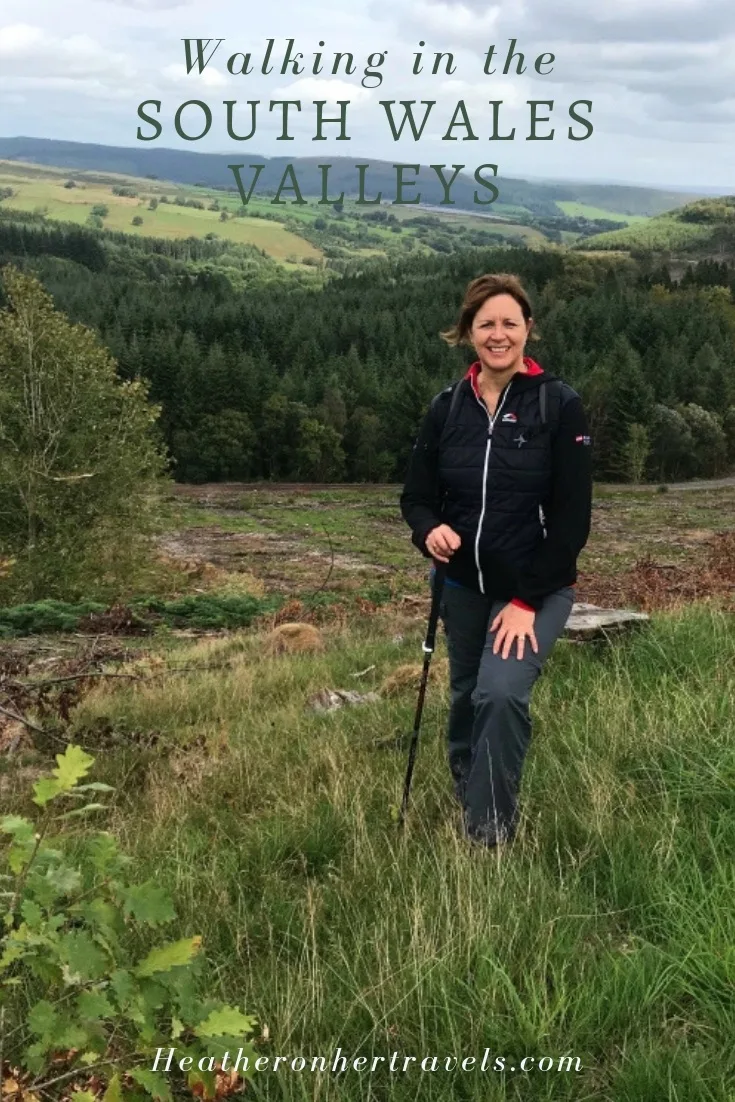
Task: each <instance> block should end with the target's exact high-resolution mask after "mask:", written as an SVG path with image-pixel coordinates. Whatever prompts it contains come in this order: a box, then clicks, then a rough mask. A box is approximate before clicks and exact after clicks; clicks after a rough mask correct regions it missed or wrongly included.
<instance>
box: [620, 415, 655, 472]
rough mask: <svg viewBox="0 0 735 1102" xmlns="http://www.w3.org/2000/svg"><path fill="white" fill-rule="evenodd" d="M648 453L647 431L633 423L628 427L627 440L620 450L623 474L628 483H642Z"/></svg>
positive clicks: (649, 450)
mask: <svg viewBox="0 0 735 1102" xmlns="http://www.w3.org/2000/svg"><path fill="white" fill-rule="evenodd" d="M650 452H651V442H650V440H649V436H648V429H647V428H645V426H643V425H639V424H637V423H636V422H635V421H634V422H633V424H632V425H628V439H627V440H626V441H625V444H624V445H623V450H622V455H623V463H624V467H623V474H625V475H627V476H628V481H629V482H643V480H644V478H645V474H646V463H647V462H648V457H649V455H650Z"/></svg>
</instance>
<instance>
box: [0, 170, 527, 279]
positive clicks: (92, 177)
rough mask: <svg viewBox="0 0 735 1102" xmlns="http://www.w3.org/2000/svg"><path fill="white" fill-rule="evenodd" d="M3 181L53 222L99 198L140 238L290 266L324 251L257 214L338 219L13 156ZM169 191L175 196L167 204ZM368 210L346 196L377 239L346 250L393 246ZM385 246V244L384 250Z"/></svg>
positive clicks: (419, 211)
mask: <svg viewBox="0 0 735 1102" xmlns="http://www.w3.org/2000/svg"><path fill="white" fill-rule="evenodd" d="M70 178H71V179H73V180H74V181H75V185H76V186H75V187H73V188H66V187H64V184H65V182H66V181H67V180H68V179H70ZM115 184H123V185H127V186H129V187H134V188H135V189H136V190H137V191H138V196H137V197H135V198H126V197H122V196H118V195H113V193H112V187H113V186H114V185H115ZM4 185H8V186H10V187H12V188H13V190H14V194H13V196H12V197H10V198H9V199H5V200H3V204H4V206H5V207H8V208H10V209H15V210H23V211H29V212H33V211H41V212H44V213H45V214H46V216H47V217H48V218H50V219H53V220H58V221H64V222H72V223H77V224H78V225H84V224H85V223H86V221H87V219H88V217H89V215H90V214H91V212H92V208H93V207H94V206H95V205H97V204H104V205H105V206H106V207H108V214H107V215H106V216H105V218H104V221H103V225H104V228H105V229H109V230H114V231H121V232H124V233H130V234H135V235H137V236H145V237H148V236H151V237H162V238H185V237H200V238H201V237H204V236H205V235H206V234H209V233H214V234H216V235H217V237H219V238H221V239H222V240H225V241H232V242H235V243H237V244H243V245H253V246H255V247H256V248H258V249H262V250H264V251H265V252H266V253H267V254H268V255H269V256H271V257H273V258H274V259H276V260H278V261H280V262H281V263H284V264H287V265H288V264H289V263H291V262H293V263H297V264H298V263H303V262H304V261H305V260H306V261H307V262H309V261H311V262H313V261H321V260H322V257H323V253H322V250H321V248H320V247H319V246H318V245H317V244H314V243H313V242H311V241H307V240H305V239H304V238H302V237H301V236H299V234H298V233H294V232H293V230H292V229H290V228H289V227H288V226H287V225H286V224H285V221H275V220H273V219H272V218H263V217H257V216H258V215H261V216H262V215H273V214H275V215H277V216H278V217H279V218H283V219H284V220H285V219H289V220H293V221H294V222H296V223H303V224H304V225H305V226H309V225H311V224H313V222H314V221H315V220H316V219H317V218H327V219H329V220H330V222H331V220H332V219H333V218H334V212H333V210H332V208H331V206H326V207H325V206H323V205H320V204H319V202H318V201H317V200H316V199H313V198H310V199H308V200H307V204H306V205H303V206H302V205H297V204H294V203H292V202H289V201H287V202H286V203H285V204H284V205H279V206H277V207H274V206H273V204H272V203H271V202H270V201H269V199H267V198H262V197H260V198H259V197H254V198H253V199H251V201H250V203H249V204H248V211H249V212H250V214H251V215H256V217H247V216H246V217H238V218H234V217H232V215H233V214H234V212H235V211H238V210H240V208H241V202H240V198H239V196H238V195H236V194H235V193H233V192H223V191H219V190H217V189H215V188H207V187H187V186H184V185H179V184H175V183H171V182H166V181H161V180H148V179H145V180H144V179H137V178H135V177H127V176H112V175H110V176H106V175H105V174H102V173H91V172H90V173H87V172H71V171H70V170H64V169H56V168H50V167H45V166H37V165H24V164H20V163H16V162H13V161H0V187H2V186H4ZM163 196H165V197H166V198H167V199H168V200H169V202H167V203H162V202H161V198H162V197H163ZM177 196H183V197H186V198H188V199H196V200H199V201H200V202H203V203H204V204H205V206H207V207H208V206H209V205H210V204H211V203H212V202H214V201H215V200H216V202H217V204H218V206H219V208H220V209H219V210H214V211H211V210H198V209H196V208H193V207H185V206H180V205H177V204H175V203H174V202H173V200H174V199H175V198H176V197H177ZM153 197H155V198H156V199H158V207H157V208H156V210H154V211H152V210H149V209H148V202H149V199H151V198H153ZM365 209H366V208H365V207H359V206H358V205H357V204H356V203H355V202H354V200H349V199H348V200H346V201H345V204H344V216H345V219H344V222H343V223H342V224H343V225H345V226H347V227H348V228H353V229H355V228H358V227H367V229H368V231H369V233H370V235H371V240H370V241H369V242H357V241H349V242H347V241H345V242H340V241H339V240H338V239H337V243H338V244H342V245H343V247H345V248H348V249H349V250H350V251H351V252H352V253H353V254H354V255H355V256H364V257H374V256H380V255H388V254H390V253H392V252H395V250H396V248H397V247H398V238H399V235H397V234H394V233H392V232H391V230H390V228H389V227H387V226H384V225H381V224H377V223H365V222H362V221H361V220H359V219H358V217H357V216H359V215H361V214H364V213H365ZM382 209H384V210H387V211H389V212H390V213H391V214H393V215H395V217H396V218H397V219H398V221H399V222H400V223H402V224H405V223H406V222H407V221H409V220H410V219H411V218H415V217H417V216H420V215H425V214H427V213H431V214H432V215H435V216H437V217H438V218H439V219H440V221H441V226H442V228H446V227H451V226H461V227H467V228H471V229H475V230H482V231H483V232H484V233H486V234H488V235H491V236H493V237H494V236H496V235H497V236H498V237H503V236H507V235H511V234H513V235H516V236H517V237H519V238H521V239H523V240H524V241H525V242H526V243H527V244H528V245H530V246H543V245H545V244H546V243H547V239H546V238H545V236H544V235H543V233H541V232H540V231H539V230H537V229H535V228H533V227H531V226H525V225H520V224H517V223H514V222H512V221H508V222H502V221H495V220H494V219H490V218H482V217H479V216H475V215H473V214H472V212H469V211H452V210H446V211H444V210H431V211H430V212H428V211H427V210H426V209H425V208H421V207H415V206H392V205H385V206H384V207H383V208H382ZM221 210H224V211H226V212H227V213H228V214H229V215H230V217H229V218H228V219H227V220H226V221H225V222H222V221H220V211H221ZM515 211H516V208H514V207H506V206H503V205H502V204H499V205H498V207H497V214H498V216H500V217H505V218H512V216H513V214H514V213H515ZM136 216H138V217H140V218H142V219H143V222H142V224H141V225H139V226H134V225H133V224H132V220H133V218H134V217H136ZM404 233H407V234H410V235H411V237H412V238H413V239H414V241H415V248H416V251H417V252H419V253H421V252H427V253H428V252H431V249H430V248H429V246H428V245H427V244H426V243H425V242H424V241H422V240H421V239H420V238H419V237H417V236H416V235H415V234H414V233H413V232H412V227H411V226H410V225H408V226H405V227H404ZM328 239H329V238H328ZM382 245H384V246H385V250H384V251H383V249H382Z"/></svg>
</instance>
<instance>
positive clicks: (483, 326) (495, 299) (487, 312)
mask: <svg viewBox="0 0 735 1102" xmlns="http://www.w3.org/2000/svg"><path fill="white" fill-rule="evenodd" d="M532 326H533V322H532V321H529V322H526V320H525V318H524V317H523V311H522V310H521V306H520V303H519V302H516V300H515V299H514V298H513V296H512V295H506V294H503V295H492V296H491V297H490V298H488V299H485V301H484V302H483V304H482V306H481V307H480V309H479V310H478V311H477V313H476V314H475V316H474V319H473V321H472V330H471V332H470V339H471V340H472V344H473V345H474V347H475V351H476V353H477V355H478V357H479V359H480V363H481V364H482V366H483V367H485V368H489V369H490V370H491V371H497V372H505V371H509V370H510V369H511V368H512V369H514V370H516V371H522V370H523V352H524V349H525V346H526V340H527V339H528V334H529V333H530V332H531V328H532Z"/></svg>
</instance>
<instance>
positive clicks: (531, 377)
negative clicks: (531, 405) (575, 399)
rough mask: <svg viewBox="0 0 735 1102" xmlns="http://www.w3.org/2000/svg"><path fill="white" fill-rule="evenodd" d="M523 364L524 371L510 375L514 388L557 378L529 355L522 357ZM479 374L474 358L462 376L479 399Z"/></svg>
mask: <svg viewBox="0 0 735 1102" xmlns="http://www.w3.org/2000/svg"><path fill="white" fill-rule="evenodd" d="M523 364H524V367H525V368H526V371H525V373H523V372H521V371H516V373H515V375H513V376H511V382H512V383H513V389H514V390H527V389H530V388H531V387H535V386H538V385H539V383H541V382H551V381H552V380H554V379H557V378H558V376H557V375H551V374H550V373H549V372H548V371H544V369H543V368H542V367H541V365H540V364H537V363H536V361H535V360H533V359H531V357H530V356H524V357H523ZM479 374H480V361H479V360H475V362H474V363H472V364H470V366H469V367H468V368H467V373H466V374H465V376H464V378H465V379H469V381H470V386H471V387H472V390H473V391H474V393H475V395H476V396H477V397H478V398H480V400H482V399H481V396H480V391H479V390H478V388H477V376H478V375H479Z"/></svg>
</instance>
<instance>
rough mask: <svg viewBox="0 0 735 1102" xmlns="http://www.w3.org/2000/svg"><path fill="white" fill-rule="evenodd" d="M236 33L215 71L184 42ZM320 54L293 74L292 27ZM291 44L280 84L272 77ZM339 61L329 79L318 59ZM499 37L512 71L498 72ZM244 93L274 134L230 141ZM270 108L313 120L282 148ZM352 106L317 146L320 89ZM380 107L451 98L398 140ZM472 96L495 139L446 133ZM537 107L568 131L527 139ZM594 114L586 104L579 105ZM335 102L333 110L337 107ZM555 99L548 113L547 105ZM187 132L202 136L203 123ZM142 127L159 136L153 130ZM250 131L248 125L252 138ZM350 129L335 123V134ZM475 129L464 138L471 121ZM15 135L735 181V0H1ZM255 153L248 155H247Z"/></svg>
mask: <svg viewBox="0 0 735 1102" xmlns="http://www.w3.org/2000/svg"><path fill="white" fill-rule="evenodd" d="M187 37H189V38H194V37H204V38H211V39H217V38H222V39H224V42H223V43H222V45H221V46H220V47H219V48H218V50H217V52H216V53H215V54H214V56H213V58H212V60H211V62H210V63H209V65H208V66H207V68H206V69H205V71H204V73H203V74H202V75H201V76H200V75H197V74H194V73H192V74H190V75H187V73H186V68H185V65H184V48H183V43H182V41H181V40H182V39H183V38H187ZM289 37H292V38H294V39H295V49H296V50H299V51H301V52H302V53H303V54H304V64H305V65H306V67H307V68H306V72H304V73H303V74H302V75H301V76H294V75H292V74H290V73H289V74H286V75H283V76H282V75H281V74H280V71H279V70H280V64H281V60H282V54H283V50H284V48H285V46H286V40H287V38H289ZM269 38H273V39H275V49H274V52H273V57H272V59H271V63H272V64H274V70H273V72H272V73H271V74H270V75H267V76H264V75H262V74H261V73H260V66H261V62H262V56H263V52H264V50H265V46H266V42H267V40H268V39H269ZM512 38H515V39H516V40H517V49H518V50H521V51H522V52H523V54H524V55H525V61H526V64H527V66H528V69H527V71H526V73H525V74H523V75H520V76H519V75H516V74H515V73H513V74H511V75H507V76H503V75H502V62H503V61H504V58H505V53H506V51H507V49H508V45H509V41H510V39H512ZM320 40H321V41H323V42H324V44H325V45H324V47H323V49H321V52H322V53H323V55H324V60H325V62H328V66H329V67H328V68H326V69H325V71H324V72H323V73H322V74H321V75H318V76H314V75H313V74H312V73H311V71H310V70H311V64H312V63H313V54H314V51H317V50H320V47H319V45H318V43H319V41H320ZM420 40H423V41H424V42H425V43H426V46H425V48H424V50H423V53H424V55H425V67H424V72H423V73H422V74H420V75H413V74H412V72H411V69H412V65H413V54H414V51H416V50H418V49H419V45H418V43H419V41H420ZM492 44H495V46H496V51H497V52H496V57H498V58H499V60H500V65H497V62H496V65H495V67H496V69H497V72H496V73H495V75H488V76H486V75H484V73H483V61H484V57H485V54H486V51H487V49H488V48H489V47H490V46H491V45H492ZM338 50H342V51H352V52H353V53H354V60H355V66H356V72H355V73H354V75H353V76H347V75H345V74H343V73H341V74H340V75H338V76H336V77H333V76H331V75H328V74H329V70H330V69H331V62H332V60H333V54H334V52H335V51H338ZM439 50H442V51H451V52H452V53H453V55H454V63H455V66H456V72H455V73H454V74H453V75H451V76H448V75H445V74H440V75H436V76H434V75H432V74H431V72H430V69H429V66H427V64H426V61H427V60H428V61H429V63H430V62H431V57H432V54H433V51H439ZM382 51H387V53H386V57H385V61H384V64H383V65H382V66H380V67H379V71H380V72H381V73H382V82H381V83H380V85H379V86H376V87H364V86H363V85H364V83H368V84H371V85H374V84H375V83H376V81H375V80H374V79H370V80H366V79H364V73H365V69H366V67H367V61H368V57H369V55H370V54H371V53H379V52H382ZM236 52H241V53H246V52H251V53H252V64H253V68H254V72H252V73H251V74H250V75H246V76H242V75H236V76H232V75H230V74H229V73H228V72H227V68H226V63H227V59H228V58H229V57H230V56H231V55H232V54H234V53H236ZM545 52H549V53H553V54H554V55H555V60H554V63H553V67H552V71H551V72H550V73H547V74H546V75H543V76H538V75H536V74H535V73H534V72H533V62H534V59H535V58H536V57H537V56H538V55H540V54H543V53H545ZM146 99H160V100H161V101H162V109H161V114H160V120H161V122H162V124H163V128H164V129H163V133H162V135H161V137H160V138H159V139H158V140H157V142H146V143H138V142H137V139H136V130H137V127H138V126H139V125H142V124H141V120H140V119H139V118H138V116H137V110H138V105H139V103H140V102H141V101H142V100H146ZM188 99H201V100H204V101H205V102H206V103H208V104H209V105H210V107H211V108H212V112H213V116H214V121H213V124H212V129H211V131H210V134H209V135H208V136H207V137H206V138H202V139H201V140H199V141H190V142H184V141H181V140H180V139H179V138H177V136H176V134H175V131H174V128H173V116H174V113H175V111H176V109H177V107H178V106H179V105H180V104H181V103H183V102H184V101H186V100H188ZM227 99H230V100H238V101H242V102H243V108H242V110H240V111H239V113H238V114H237V115H236V124H237V125H238V126H245V125H246V123H247V124H248V125H249V119H250V109H249V108H245V106H244V105H245V102H246V101H248V100H260V101H261V105H260V108H259V109H258V110H259V112H260V114H259V116H258V128H257V133H256V134H255V136H254V137H253V138H251V139H250V140H249V141H247V142H245V141H243V142H239V143H238V142H233V141H231V140H229V139H228V137H227V131H226V121H225V109H224V108H223V107H222V101H223V100H227ZM272 99H295V100H300V101H301V103H302V112H301V115H300V116H299V118H298V120H297V121H295V122H294V125H293V126H292V128H291V132H292V133H293V135H294V138H295V140H294V141H289V142H286V141H278V140H276V139H277V136H278V134H280V132H281V127H280V118H278V119H277V118H276V117H275V115H274V114H270V113H269V112H268V104H269V102H270V101H271V100H272ZM318 99H326V100H328V101H333V100H337V99H349V100H350V107H349V109H348V128H347V132H348V134H349V135H350V138H351V140H350V141H349V142H346V141H341V142H338V141H335V140H334V138H332V139H330V140H328V141H326V142H314V141H313V140H312V139H313V137H314V134H315V132H316V131H315V112H314V108H313V106H312V101H313V100H318ZM381 99H395V100H400V99H416V100H419V101H420V100H422V99H429V100H436V106H435V107H434V108H433V109H432V114H431V116H430V119H429V122H428V123H427V126H426V129H425V131H424V134H423V136H422V139H421V141H420V142H418V143H416V142H414V141H413V139H407V138H404V139H402V140H401V141H400V142H397V143H396V142H394V141H393V140H392V139H391V135H390V130H389V127H388V125H387V121H386V117H385V113H384V109H383V108H382V107H380V105H379V101H380V100H381ZM460 99H462V100H464V102H465V104H466V107H467V111H468V115H469V117H470V119H471V122H472V126H473V130H474V133H475V134H476V135H477V137H478V138H479V140H478V141H462V140H459V141H448V140H444V135H445V134H446V131H447V127H448V125H449V122H450V120H451V118H452V115H453V113H454V110H455V107H456V103H457V101H458V100H460ZM528 99H541V100H553V101H554V108H553V111H552V112H551V122H550V123H545V124H543V125H539V133H548V131H549V127H550V126H554V128H555V137H554V139H553V140H552V141H528V140H526V139H527V135H528V133H529V121H528V120H529V108H528V106H527V104H526V101H527V100H528ZM580 99H582V100H591V101H592V103H593V108H592V113H591V116H590V118H591V121H592V123H593V125H594V133H593V134H592V135H591V137H589V138H588V139H587V140H585V141H570V140H568V137H567V132H568V128H569V126H570V125H572V127H573V129H574V132H575V133H577V134H583V133H584V132H585V131H584V128H583V127H582V126H581V125H580V124H579V123H574V122H573V120H570V119H569V117H568V107H569V104H571V103H573V102H574V101H575V100H580ZM489 100H503V107H502V109H501V117H500V132H501V133H508V132H509V130H510V128H511V127H513V126H515V128H516V132H515V139H514V140H513V141H489V140H488V138H489V135H490V134H491V133H492V125H493V124H492V109H491V108H490V107H489V106H488V101H489ZM580 111H581V112H584V109H582V108H580ZM330 113H333V112H330ZM548 113H549V112H547V111H546V110H545V109H544V110H543V111H540V114H544V115H546V114H548ZM184 122H185V125H186V126H188V127H190V128H191V132H192V133H198V130H199V128H200V127H201V116H200V115H199V114H198V113H197V111H196V109H188V113H187V114H186V115H185V116H184ZM151 132H152V130H151V127H150V126H148V125H145V126H144V133H146V134H149V133H151ZM246 132H247V129H245V130H241V133H246ZM326 132H327V133H332V134H334V136H335V137H336V134H337V128H336V127H327V128H326ZM453 133H454V134H455V135H456V136H457V137H458V138H461V137H462V136H463V135H464V133H466V131H462V130H461V129H460V128H457V129H455V131H454V132H453ZM0 134H2V135H3V136H12V135H30V136H34V137H46V138H64V139H67V140H76V141H85V142H101V143H104V144H111V145H128V146H134V145H138V144H144V145H145V147H146V148H155V147H156V146H164V145H165V146H169V147H177V146H178V147H184V148H188V149H191V150H195V151H196V150H199V151H210V152H226V153H232V152H235V153H236V154H237V155H238V157H241V156H243V155H245V156H246V157H248V158H250V159H253V156H254V155H255V160H257V155H259V154H260V155H265V156H288V157H297V156H319V157H320V158H322V159H324V160H326V159H328V157H329V156H330V155H331V156H337V155H341V156H351V157H355V158H357V159H362V160H369V159H370V158H374V159H378V158H380V159H386V160H397V161H404V162H415V161H421V162H422V163H424V164H428V163H434V162H438V163H446V164H465V165H467V166H468V169H469V170H470V171H474V169H475V167H476V166H477V165H480V164H483V163H496V164H498V166H499V173H500V174H502V175H508V176H524V175H529V176H532V177H545V178H571V179H589V180H610V181H619V182H628V183H640V184H650V185H658V186H663V187H665V186H667V185H674V186H683V185H687V186H706V187H713V188H714V187H717V188H719V189H721V190H722V191H732V192H735V2H733V0H597V2H596V3H594V2H591V0H513V3H507V2H501V3H497V4H487V3H484V2H482V0H462V2H461V3H455V2H453V0H362V2H361V0H313V2H311V3H304V2H303V0H299V2H297V0H271V2H270V3H268V2H265V3H243V0H207V2H206V3H204V2H196V3H180V2H179V0H73V3H71V4H63V5H62V4H59V3H57V2H56V0H1V2H0ZM246 163H247V162H246Z"/></svg>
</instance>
